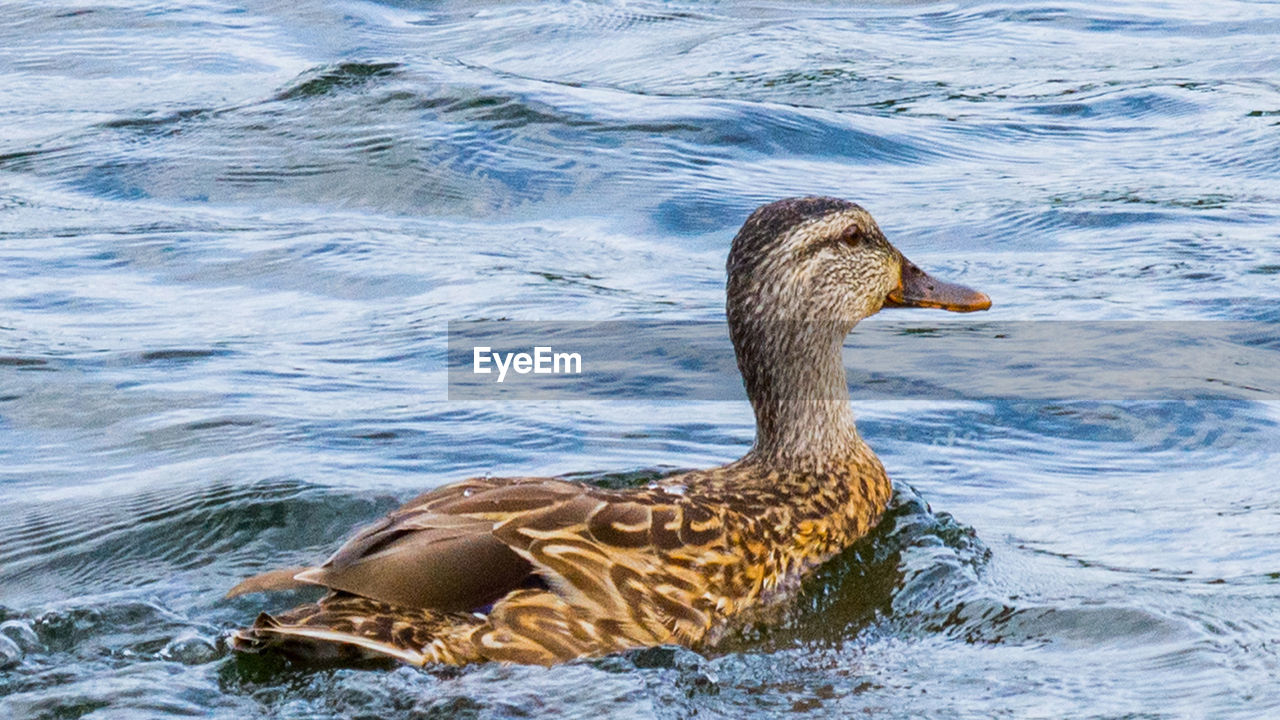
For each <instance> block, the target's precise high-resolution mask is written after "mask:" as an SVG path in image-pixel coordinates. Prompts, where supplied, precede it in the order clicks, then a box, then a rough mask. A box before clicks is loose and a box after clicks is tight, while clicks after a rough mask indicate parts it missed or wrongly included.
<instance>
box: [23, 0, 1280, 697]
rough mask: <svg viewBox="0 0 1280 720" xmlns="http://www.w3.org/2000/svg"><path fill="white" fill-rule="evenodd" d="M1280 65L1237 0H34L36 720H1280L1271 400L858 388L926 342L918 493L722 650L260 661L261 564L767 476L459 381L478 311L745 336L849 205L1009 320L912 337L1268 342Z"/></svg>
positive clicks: (27, 427) (655, 436)
mask: <svg viewBox="0 0 1280 720" xmlns="http://www.w3.org/2000/svg"><path fill="white" fill-rule="evenodd" d="M1278 36H1280V5H1277V4H1274V3H1244V2H1232V1H1227V2H1216V3H1200V2H1190V1H1185V2H1184V1H1179V0H1172V1H1170V2H1126V1H1125V0H1120V1H1117V2H1110V3H1084V2H1073V1H1071V0H1068V1H1066V2H1056V3H1052V4H1048V3H1044V2H1034V1H1033V2H1025V3H1023V2H1003V3H982V2H979V3H968V2H959V3H930V2H891V3H877V4H856V5H854V4H847V3H834V2H832V3H822V2H816V3H815V2H802V3H768V2H744V3H685V2H670V3H665V2H628V3H623V2H619V1H615V2H568V3H558V2H557V3H550V2H548V3H535V2H512V3H482V2H384V3H374V2H332V3H306V4H298V3H285V2H243V3H234V2H222V1H221V0H207V1H204V2H191V3H173V2H171V1H170V0H155V1H150V0H118V2H114V3H111V4H106V5H92V4H79V3H66V2H41V3H5V4H3V5H0V518H3V519H2V520H0V636H2V637H0V716H4V717H14V718H72V717H91V718H151V717H157V718H159V717H164V718H168V717H178V716H190V715H197V716H210V717H219V718H243V717H271V718H329V717H333V718H352V717H362V718H398V717H406V718H407V717H413V718H445V717H468V718H470V717H474V718H518V717H577V718H592V719H596V718H604V717H619V718H632V717H660V718H674V717H681V718H683V717H694V716H696V717H699V718H735V719H736V718H743V717H774V716H787V717H813V718H827V717H855V716H856V717H862V716H872V717H900V718H916V717H964V718H992V717H1018V718H1104V717H1105V718H1121V717H1124V718H1182V717H1186V718H1206V717H1213V718H1260V717H1268V716H1274V714H1275V713H1277V712H1278V711H1280V495H1278V494H1277V492H1276V488H1277V479H1278V477H1277V475H1278V473H1277V469H1276V468H1277V462H1278V461H1280V450H1277V447H1280V406H1278V405H1277V402H1276V400H1277V393H1276V392H1275V389H1274V387H1271V386H1267V385H1266V383H1265V382H1263V383H1262V385H1261V386H1258V385H1247V386H1245V387H1243V388H1242V387H1235V386H1233V387H1232V388H1230V389H1231V391H1230V392H1228V387H1227V386H1228V383H1225V382H1217V384H1215V381H1220V380H1221V378H1220V377H1218V376H1217V375H1212V374H1209V373H1204V372H1199V373H1197V372H1189V371H1188V372H1187V373H1183V375H1184V377H1183V380H1188V379H1189V382H1190V383H1191V384H1190V386H1189V387H1191V388H1192V390H1194V392H1190V393H1183V394H1179V395H1177V396H1169V397H1166V396H1163V395H1161V394H1159V393H1151V392H1145V394H1144V393H1143V392H1139V393H1137V394H1136V395H1132V396H1131V395H1127V394H1125V393H1118V394H1116V396H1115V397H1111V396H1110V395H1109V394H1104V395H1102V396H1099V394H1098V393H1090V394H1084V395H1081V396H1073V395H1070V394H1065V395H1066V396H1064V397H1044V396H1042V394H1040V393H1030V394H1026V395H1024V394H1022V393H1018V392H1012V391H1011V392H1001V391H998V390H992V389H991V388H992V387H1006V386H1003V385H1000V384H999V383H996V385H995V386H993V385H991V384H990V383H984V384H981V385H978V386H975V385H971V384H970V383H968V382H967V380H966V378H967V377H969V375H968V370H966V368H969V369H970V370H972V369H974V368H977V367H979V366H981V365H982V359H981V356H980V355H979V356H977V357H976V358H972V357H970V358H969V359H963V358H951V357H949V356H948V355H947V354H946V353H945V352H942V351H936V355H937V359H938V361H939V365H938V367H940V368H951V367H954V368H955V371H954V373H950V374H948V373H935V375H941V376H942V380H941V381H940V382H941V383H942V385H941V386H942V387H944V388H945V390H946V391H945V392H939V393H936V394H931V393H919V392H916V393H913V394H911V395H910V396H907V397H896V396H895V395H893V394H892V393H886V392H884V391H883V390H881V391H879V392H877V393H874V394H871V395H868V396H864V397H862V398H861V399H859V397H858V384H859V383H858V382H856V380H857V378H859V377H864V376H866V375H867V373H868V372H870V373H872V374H876V373H878V376H880V377H884V376H892V375H893V372H894V370H895V368H896V365H895V359H894V357H892V355H893V353H891V352H886V353H882V354H881V355H888V356H886V357H879V358H878V359H877V356H876V355H875V354H872V355H871V356H870V357H869V359H868V360H867V364H868V365H870V366H871V367H853V366H851V367H850V377H851V379H853V380H854V381H855V382H853V391H854V408H855V412H856V413H857V415H858V418H859V427H860V429H861V431H862V433H863V434H864V436H865V437H866V439H867V440H868V442H869V443H870V444H871V445H872V446H873V447H874V448H875V449H876V451H877V452H878V453H879V454H880V456H881V458H882V459H883V461H884V463H885V465H886V466H887V467H888V469H889V472H890V474H891V475H892V476H893V477H894V478H895V480H896V481H897V482H898V485H899V487H898V492H897V496H896V498H895V509H894V511H893V512H892V513H891V515H890V517H889V519H888V520H887V521H886V522H885V523H884V525H883V526H882V527H881V529H880V530H879V531H878V532H877V533H876V534H875V536H873V537H871V538H869V539H868V540H866V541H865V542H863V543H862V544H861V545H859V546H858V547H857V548H855V549H853V550H851V551H850V553H848V554H847V555H846V556H844V557H842V558H841V559H840V560H839V561H838V562H836V563H834V564H833V565H831V566H830V567H828V568H825V569H824V571H823V572H822V573H821V574H820V575H819V577H817V578H815V580H814V581H813V582H811V583H810V584H809V585H808V586H807V587H806V591H805V594H804V596H803V597H802V598H801V599H800V600H799V601H798V603H797V606H796V610H795V612H794V613H792V615H791V616H790V617H789V619H788V620H787V621H786V622H785V623H783V624H782V625H781V626H779V627H774V628H762V629H759V630H758V631H757V632H754V633H752V634H751V635H749V636H744V637H742V638H740V639H737V640H735V641H734V643H732V644H731V645H730V646H728V647H726V648H724V649H722V650H721V651H719V652H716V653H708V654H707V655H705V656H703V655H697V654H694V653H692V652H689V651H686V650H680V649H673V648H664V649H656V650H649V651H644V652H639V653H632V654H628V655H624V656H619V657H611V658H605V659H603V660H595V661H589V662H578V663H571V664H569V665H566V666H562V667H557V668H552V669H544V668H528V667H499V666H483V667H476V668H468V669H463V670H438V669H428V670H417V669H412V668H406V667H401V668H392V669H372V670H370V669H353V668H320V669H315V668H310V669H308V668H298V667H293V666H290V665H288V664H285V663H281V662H275V661H270V660H260V659H259V660H254V659H238V658H235V657H232V656H230V655H229V654H228V653H227V652H226V650H225V648H224V647H223V646H222V645H221V643H220V641H219V639H220V638H221V637H222V635H223V634H224V633H225V632H226V631H227V630H229V629H230V628H233V627H236V626H238V625H240V624H244V623H246V622H248V621H250V620H252V618H253V616H254V615H255V614H256V612H257V611H258V610H259V609H261V608H263V607H270V608H276V609H279V608H284V607H286V606H288V605H289V603H291V602H294V601H297V600H298V599H300V597H301V596H300V595H299V596H296V597H294V596H285V597H280V596H277V597H263V596H251V597H243V598H237V599H236V600H234V601H226V600H223V599H222V594H223V593H224V592H225V590H226V589H227V588H229V587H230V586H231V585H232V584H234V583H235V582H236V581H237V580H238V579H240V578H241V577H243V576H245V575H247V574H250V573H252V572H255V571H257V570H260V569H264V568H267V567H276V566H284V565H291V564H301V563H309V562H315V561H316V560H319V559H321V558H323V557H325V556H326V555H327V554H328V553H329V552H331V551H332V550H333V549H334V548H335V547H336V546H337V545H338V544H339V543H340V541H341V540H342V539H343V538H344V537H345V536H346V535H347V534H348V533H349V532H350V531H351V530H352V529H353V528H355V527H358V526H360V525H361V524H363V523H366V522H368V521H370V520H372V519H374V518H376V517H378V516H379V515H380V514H381V513H383V512H385V511H387V510H389V509H390V508H392V507H394V506H395V505H396V504H397V503H398V502H400V501H403V500H405V499H407V498H408V497H411V496H413V495H415V494H417V493H418V492H420V491H422V490H424V489H426V488H430V487H434V486H437V485H440V484H443V483H446V482H449V481H451V480H456V479H459V478H462V477H465V476H469V475H482V474H485V473H493V474H495V475H501V474H517V473H519V474H537V473H540V474H569V473H574V474H576V476H577V477H581V478H582V479H583V480H584V481H588V482H600V483H608V484H626V483H639V482H644V481H645V480H647V479H649V478H652V477H654V476H656V475H659V474H661V473H664V472H667V471H670V470H672V469H676V468H691V467H704V466H709V465H713V464H719V463H722V462H725V461H728V460H731V459H733V458H736V457H737V456H739V455H740V454H742V453H743V452H744V451H745V450H746V448H747V447H748V446H749V444H750V442H751V438H752V424H751V415H750V412H749V408H748V407H747V406H746V404H745V403H744V402H742V401H741V400H733V399H718V398H704V397H694V398H686V399H684V400H679V399H676V400H671V399H669V398H668V399H665V400H661V401H659V400H656V399H650V400H646V399H645V398H644V397H643V396H641V397H627V398H621V399H617V400H614V401H610V400H608V399H602V398H598V397H597V398H592V399H589V400H583V401H573V400H566V399H563V398H555V399H550V400H539V399H538V398H536V397H535V398H524V399H520V400H518V401H515V400H513V401H509V402H504V401H501V400H492V401H485V400H473V401H458V400H454V401H450V400H449V399H448V398H447V392H446V358H447V344H446V330H447V327H448V323H449V322H450V321H472V320H497V319H515V320H537V321H565V322H578V321H595V320H610V321H657V322H677V323H684V322H697V323H707V322H716V321H719V320H720V319H721V318H722V316H723V282H724V277H723V264H724V257H725V253H726V251H727V248H728V243H729V239H730V238H731V237H732V235H733V233H734V232H735V231H736V229H737V227H738V226H739V225H740V224H741V222H742V220H743V219H744V218H745V217H746V215H747V214H748V213H749V212H750V211H751V210H752V209H753V208H754V207H756V206H757V205H759V204H761V203H763V202H766V201H769V200H773V199H777V198H781V197H786V196H790V195H798V194H830V195H835V196H838V197H843V198H848V199H852V200H856V201H858V202H860V203H862V204H863V205H865V206H866V207H867V208H868V209H869V210H870V211H871V212H872V213H873V214H874V215H875V216H876V217H877V218H878V219H879V221H880V223H881V225H882V226H883V228H884V229H885V231H886V233H887V234H888V235H889V236H890V238H891V239H892V240H893V241H894V242H895V243H896V244H897V246H898V247H899V248H901V249H902V250H903V251H904V252H905V253H906V254H907V256H908V257H910V258H912V259H913V260H914V261H915V262H916V263H918V264H919V265H921V266H922V267H924V268H926V269H928V270H930V271H931V272H934V273H935V274H937V275H938V276H940V277H945V278H948V279H952V280H956V281H961V282H964V283H967V284H969V285H972V286H974V287H977V288H979V289H982V290H984V291H986V292H987V293H988V294H990V295H991V297H992V298H993V301H994V303H995V305H994V307H993V308H992V310H991V311H990V312H988V313H986V314H984V315H981V316H944V314H942V313H928V312H924V311H919V312H917V313H907V314H905V315H904V314H901V313H899V314H896V315H894V317H893V318H889V317H888V313H886V314H885V317H884V318H875V319H873V320H872V321H869V325H870V324H871V323H875V322H879V321H880V320H882V319H883V320H885V321H886V322H887V321H890V320H892V322H905V323H908V324H911V323H919V324H920V325H921V328H923V331H921V332H906V333H904V337H902V338H899V339H898V340H897V341H896V342H898V343H900V344H902V343H920V344H911V345H909V347H911V348H912V349H913V351H914V352H917V353H919V352H925V353H928V352H929V350H928V347H930V346H928V345H924V343H928V342H930V337H931V335H932V334H934V332H933V331H932V330H929V329H930V328H934V329H936V328H938V327H941V326H942V323H952V324H950V325H946V326H945V327H946V328H947V329H948V330H950V331H956V330H957V329H958V330H959V331H966V330H970V329H972V330H974V331H975V332H977V331H979V330H981V328H982V327H984V326H983V325H982V323H991V322H1009V323H1014V324H1016V325H1017V326H1018V327H1023V328H1025V327H1031V326H1035V325H1036V324H1037V323H1041V322H1047V321H1058V320H1070V321H1073V324H1074V326H1076V327H1086V328H1090V329H1091V330H1092V331H1093V332H1092V333H1091V334H1090V339H1089V342H1083V341H1081V342H1077V338H1076V337H1075V335H1074V333H1071V332H1064V333H1062V336H1061V339H1060V342H1059V343H1058V345H1057V346H1053V345H1052V344H1051V345H1050V346H1049V347H1051V348H1052V347H1056V348H1057V349H1056V356H1057V357H1056V360H1059V361H1061V362H1063V363H1067V364H1070V365H1072V367H1074V368H1075V369H1076V370H1077V371H1079V370H1081V369H1083V371H1084V373H1085V377H1086V378H1087V377H1089V376H1090V375H1089V373H1090V372H1092V371H1095V370H1096V371H1097V372H1098V373H1099V374H1100V375H1101V374H1103V373H1104V372H1105V371H1107V370H1109V369H1112V366H1113V365H1114V364H1115V363H1114V360H1113V358H1114V355H1112V354H1108V353H1103V352H1095V350H1096V349H1097V348H1100V347H1103V346H1104V345H1105V344H1106V343H1105V342H1104V341H1105V340H1106V337H1107V334H1108V333H1110V332H1113V331H1112V330H1111V329H1110V328H1112V327H1115V328H1117V329H1116V330H1114V332H1115V333H1117V337H1118V336H1119V333H1121V330H1120V329H1119V328H1130V327H1132V326H1133V325H1134V324H1135V323H1136V324H1142V323H1148V322H1157V321H1158V322H1159V323H1163V324H1165V326H1168V325H1173V326H1177V325H1178V324H1180V323H1190V321H1198V322H1200V323H1203V324H1204V325H1201V326H1197V327H1207V326H1209V325H1213V324H1216V323H1238V324H1242V325H1243V326H1247V327H1253V328H1255V329H1257V330H1259V332H1260V333H1261V335H1257V334H1255V337H1263V338H1269V339H1264V340H1263V341H1260V342H1246V341H1241V342H1240V343H1235V344H1232V343H1233V342H1234V341H1229V342H1228V345H1229V347H1228V348H1227V349H1228V350H1232V349H1233V348H1234V349H1239V347H1245V346H1248V348H1249V349H1250V350H1251V351H1252V352H1257V353H1263V354H1266V353H1270V354H1271V355H1272V357H1273V359H1274V354H1275V353H1278V352H1280V342H1277V341H1276V340H1275V337H1276V327H1277V325H1278V324H1280V303H1277V284H1276V283H1277V277H1278V276H1280V204H1278V203H1280V54H1278V53H1277V45H1276V38H1277V37H1278ZM1115 321H1124V322H1122V323H1120V322H1116V324H1115V325H1114V326H1112V325H1108V324H1107V323H1112V322H1115ZM1192 326H1193V325H1192V324H1188V327H1192ZM909 329H910V328H909ZM1188 332H1191V333H1192V335H1194V334H1195V332H1196V331H1194V330H1189V331H1188ZM1099 333H1100V334H1101V336H1102V341H1103V342H1101V344H1100V341H1099V339H1098V335H1099ZM1268 333H1269V334H1268ZM867 337H872V336H871V335H867ZM858 338H859V336H858V333H857V332H855V333H854V334H853V335H852V336H851V337H850V339H849V341H848V343H847V347H848V348H849V349H850V351H851V352H852V351H853V350H855V349H856V348H857V347H858V344H859V339H858ZM901 346H902V347H907V346H906V345H901ZM876 347H880V345H876ZM886 347H890V348H891V347H892V345H888V346H886ZM970 347H973V346H972V344H971V345H970ZM1001 347H1004V346H1001ZM1041 347H1045V346H1041ZM1172 347H1173V345H1172V344H1171V345H1170V348H1172ZM921 348H924V349H923V350H921ZM1049 354H1053V353H1049ZM1121 356H1123V357H1127V358H1129V359H1128V360H1126V361H1125V362H1126V363H1129V364H1132V365H1134V366H1138V367H1141V366H1143V365H1144V364H1145V363H1146V362H1147V361H1148V360H1150V361H1151V362H1152V364H1153V366H1154V365H1157V364H1159V363H1161V362H1163V363H1165V364H1166V365H1167V364H1168V359H1167V358H1166V357H1164V353H1162V352H1160V350H1159V348H1158V347H1157V348H1154V349H1152V350H1150V351H1149V352H1148V353H1146V354H1143V353H1138V354H1136V355H1135V354H1133V353H1130V354H1128V355H1124V354H1122V355H1121ZM1229 356H1230V353H1229V352H1228V353H1227V354H1226V355H1224V356H1223V357H1227V358H1228V359H1227V360H1226V361H1223V363H1222V366H1223V367H1228V366H1231V365H1233V364H1234V365H1236V366H1239V365H1240V364H1241V363H1242V362H1243V361H1237V362H1235V363H1233V362H1231V361H1230V359H1229ZM859 357H863V356H862V355H860V356H859ZM992 357H993V358H998V359H999V362H1000V363H1003V364H1006V365H1009V366H1010V368H1011V370H1010V372H1013V373H1016V372H1019V371H1023V372H1026V373H1028V375H1027V376H1028V377H1039V376H1041V375H1043V376H1045V377H1051V376H1052V375H1053V373H1052V372H1050V371H1049V370H1046V366H1045V364H1044V363H1045V354H1044V353H1042V354H1041V356H1040V357H1039V358H1036V357H1032V358H1029V359H1028V361H1027V362H1023V363H1021V364H1019V363H1018V362H1016V360H1017V357H1016V356H1015V357H1012V358H1011V357H1009V356H1006V355H1000V354H999V352H998V351H993V353H992ZM1219 359H1221V358H1219ZM1055 367H1056V366H1055ZM1169 372H1171V373H1173V374H1177V373H1178V372H1179V371H1178V368H1177V367H1174V368H1173V369H1172V370H1169ZM860 373H861V374H860ZM1037 373H1039V374H1037ZM987 377H988V378H989V377H990V372H987ZM1265 379H1266V378H1265V377H1264V378H1263V380H1264V381H1265ZM1197 388H1198V389H1197ZM930 508H931V509H930Z"/></svg>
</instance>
